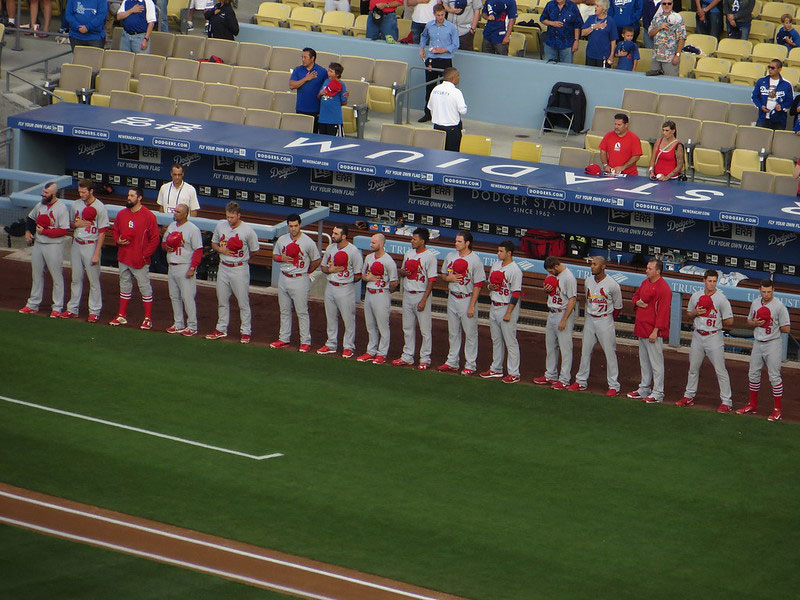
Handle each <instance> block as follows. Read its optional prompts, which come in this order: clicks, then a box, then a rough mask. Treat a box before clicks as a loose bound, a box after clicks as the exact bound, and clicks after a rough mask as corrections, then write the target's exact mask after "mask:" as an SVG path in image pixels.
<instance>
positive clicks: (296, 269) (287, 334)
mask: <svg viewBox="0 0 800 600" xmlns="http://www.w3.org/2000/svg"><path fill="white" fill-rule="evenodd" d="M286 223H287V224H288V226H289V233H284V234H283V235H282V236H281V237H279V238H278V241H277V242H275V248H274V249H273V251H272V259H273V260H274V261H275V262H276V263H280V270H281V276H280V279H279V280H278V305H279V306H280V309H281V328H280V333H279V334H278V339H277V340H275V341H274V342H272V343H271V344H270V348H285V347H286V346H288V345H289V340H290V339H291V337H292V305H294V311H295V312H296V313H297V328H298V329H299V330H300V347H299V348H298V350H299V351H300V352H310V351H311V321H310V320H309V318H308V290H309V288H310V287H311V280H310V279H309V278H308V276H309V275H310V274H311V273H313V272H314V271H315V270H316V269H317V267H318V266H319V263H320V262H322V257H321V256H320V254H319V248H317V245H316V244H315V243H314V242H313V241H312V240H311V238H310V237H308V236H307V235H306V234H305V233H303V232H302V231H300V224H301V223H302V221H301V220H300V215H295V214H291V215H289V216H288V217H286Z"/></svg>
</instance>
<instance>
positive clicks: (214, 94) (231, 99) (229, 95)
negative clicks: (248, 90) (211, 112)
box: [203, 83, 244, 121]
mask: <svg viewBox="0 0 800 600" xmlns="http://www.w3.org/2000/svg"><path fill="white" fill-rule="evenodd" d="M238 98H239V88H238V87H236V86H235V85H228V84H226V83H207V84H206V87H205V90H204V91H203V102H208V103H209V104H211V105H214V104H221V105H226V106H236V102H237V100H238ZM242 121H244V114H242Z"/></svg>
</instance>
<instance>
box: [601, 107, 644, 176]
mask: <svg viewBox="0 0 800 600" xmlns="http://www.w3.org/2000/svg"><path fill="white" fill-rule="evenodd" d="M641 156H642V142H641V141H640V140H639V137H638V136H637V135H636V134H635V133H633V132H632V131H629V130H628V115H626V114H625V113H617V114H616V115H614V131H609V132H608V133H607V134H606V135H605V136H604V137H603V141H602V142H600V160H601V161H602V162H603V171H604V172H605V173H610V174H612V175H617V174H619V173H622V174H624V175H638V174H639V171H638V170H637V169H636V162H637V161H638V160H639V158H641Z"/></svg>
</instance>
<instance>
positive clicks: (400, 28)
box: [397, 17, 412, 40]
mask: <svg viewBox="0 0 800 600" xmlns="http://www.w3.org/2000/svg"><path fill="white" fill-rule="evenodd" d="M411 23H412V21H411V19H401V18H399V17H398V19H397V39H400V40H404V39H406V38H407V37H408V34H409V33H411Z"/></svg>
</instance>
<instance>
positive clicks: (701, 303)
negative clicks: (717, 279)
mask: <svg viewBox="0 0 800 600" xmlns="http://www.w3.org/2000/svg"><path fill="white" fill-rule="evenodd" d="M697 308H705V309H706V310H707V311H712V310H714V300H713V299H712V298H711V296H709V295H708V294H703V295H702V296H700V298H698V300H697Z"/></svg>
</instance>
